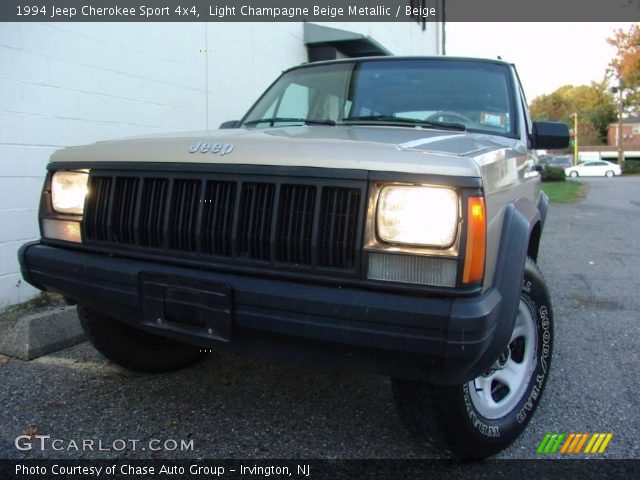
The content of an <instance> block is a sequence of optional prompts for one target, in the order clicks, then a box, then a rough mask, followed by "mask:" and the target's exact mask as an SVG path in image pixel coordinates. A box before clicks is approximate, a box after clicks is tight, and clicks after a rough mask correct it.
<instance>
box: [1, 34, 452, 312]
mask: <svg viewBox="0 0 640 480" xmlns="http://www.w3.org/2000/svg"><path fill="white" fill-rule="evenodd" d="M325 25H327V26H329V27H333V28H342V29H345V30H351V31H354V32H358V33H362V34H365V35H368V36H370V37H372V38H374V39H375V40H376V41H378V42H379V43H380V44H382V45H383V46H384V47H386V48H387V49H388V50H390V51H392V52H393V53H394V54H398V55H411V54H422V55H432V54H438V53H439V52H440V51H441V46H440V44H439V42H440V38H441V33H440V28H441V26H440V25H436V24H429V25H428V26H427V30H426V32H423V31H422V30H421V28H420V27H419V26H418V25H417V24H410V23H345V22H342V23H326V24H325ZM305 61H307V51H306V48H305V46H304V44H303V24H302V23H266V22H265V23H216V24H205V23H195V24H192V23H171V24H168V23H140V24H139V23H73V24H72V23H69V24H63V23H55V24H54V23H0V309H2V308H3V307H6V306H7V305H10V304H13V303H16V302H21V301H24V300H26V299H28V298H29V297H31V296H33V295H34V294H35V293H37V292H36V290H35V289H33V288H32V287H31V286H29V285H27V284H25V282H24V281H23V280H22V278H21V275H20V273H19V265H18V261H17V257H16V253H17V250H18V248H19V247H20V245H22V244H23V243H24V242H26V241H28V240H31V239H34V238H37V237H38V225H37V208H38V201H39V195H40V189H41V187H42V181H43V178H44V173H45V167H46V163H47V161H48V159H49V156H50V155H51V153H52V152H53V151H55V150H57V149H59V148H63V147H65V146H68V145H78V144H86V143H92V142H95V141H97V140H102V139H110V138H117V137H126V136H134V135H141V134H146V133H158V132H163V131H164V132H166V131H187V130H196V129H200V130H201V129H206V128H216V127H217V126H218V125H219V124H220V123H221V122H222V121H224V120H233V119H238V118H240V117H241V116H242V114H244V112H246V110H247V109H248V108H249V107H250V106H251V104H252V103H253V101H254V100H255V99H256V98H257V96H258V95H259V94H260V93H261V92H262V91H263V90H264V88H265V87H267V86H268V85H269V84H270V83H271V82H272V81H273V80H274V79H275V78H276V77H277V76H278V75H279V74H280V72H281V71H282V70H284V69H285V68H288V67H290V66H292V65H296V64H299V63H302V62H305Z"/></svg>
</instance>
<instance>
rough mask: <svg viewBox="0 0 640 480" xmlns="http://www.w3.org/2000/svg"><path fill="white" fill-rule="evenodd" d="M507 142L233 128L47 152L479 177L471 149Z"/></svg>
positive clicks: (63, 156) (433, 133)
mask: <svg viewBox="0 0 640 480" xmlns="http://www.w3.org/2000/svg"><path fill="white" fill-rule="evenodd" d="M202 143H206V144H209V145H212V146H213V145H215V144H221V145H223V146H225V148H221V149H218V150H219V151H218V152H217V153H213V152H212V151H206V152H202V151H201V150H202V149H196V148H195V147H196V146H197V145H198V144H202ZM514 143H515V141H514V140H512V139H509V138H505V137H499V136H492V135H481V134H475V133H469V132H457V131H443V130H428V129H421V128H407V127H386V126H336V127H333V126H295V127H284V128H265V129H244V128H240V129H228V130H211V131H203V132H188V133H174V134H163V135H151V136H145V137H136V138H128V139H123V140H113V141H105V142H98V143H95V144H93V145H86V146H79V147H69V148H65V149H63V150H59V151H57V152H55V153H54V154H53V156H52V157H51V161H52V162H81V163H86V162H171V163H181V162H184V163H207V164H243V165H276V166H298V167H321V168H322V167H323V168H340V169H360V170H373V171H394V172H407V173H420V174H436V175H454V176H468V177H479V176H480V167H479V165H478V163H477V162H476V161H475V160H474V157H477V156H480V155H483V154H486V153H488V152H490V151H493V150H498V149H506V148H512V147H513V145H514ZM229 145H232V147H229ZM194 150H195V151H194ZM204 150H207V149H206V148H205V149H204Z"/></svg>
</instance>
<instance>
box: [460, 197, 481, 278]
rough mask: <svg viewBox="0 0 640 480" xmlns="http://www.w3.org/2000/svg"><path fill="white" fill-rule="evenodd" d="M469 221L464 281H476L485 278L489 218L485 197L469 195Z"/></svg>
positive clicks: (463, 273)
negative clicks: (485, 206)
mask: <svg viewBox="0 0 640 480" xmlns="http://www.w3.org/2000/svg"><path fill="white" fill-rule="evenodd" d="M467 223H468V225H467V246H466V249H465V256H464V270H463V272H462V283H474V282H479V281H481V280H482V279H483V278H484V259H485V251H486V246H487V245H486V244H487V218H486V212H485V208H484V198H483V197H469V199H468V200H467Z"/></svg>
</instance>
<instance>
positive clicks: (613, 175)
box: [604, 170, 616, 177]
mask: <svg viewBox="0 0 640 480" xmlns="http://www.w3.org/2000/svg"><path fill="white" fill-rule="evenodd" d="M615 175H616V174H615V173H613V171H611V170H607V171H606V172H605V174H604V176H605V177H615Z"/></svg>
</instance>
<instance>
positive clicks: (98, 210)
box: [84, 177, 112, 241]
mask: <svg viewBox="0 0 640 480" xmlns="http://www.w3.org/2000/svg"><path fill="white" fill-rule="evenodd" d="M111 181H112V180H111V177H91V180H90V182H89V195H88V199H87V211H86V212H85V215H84V229H85V236H86V238H87V239H89V240H99V241H106V240H108V229H107V215H108V213H109V196H110V194H111Z"/></svg>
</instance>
